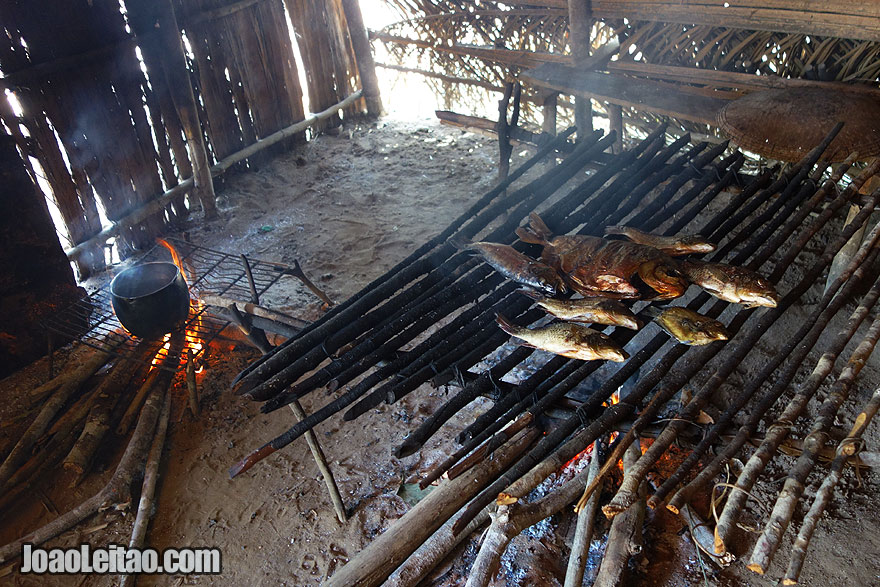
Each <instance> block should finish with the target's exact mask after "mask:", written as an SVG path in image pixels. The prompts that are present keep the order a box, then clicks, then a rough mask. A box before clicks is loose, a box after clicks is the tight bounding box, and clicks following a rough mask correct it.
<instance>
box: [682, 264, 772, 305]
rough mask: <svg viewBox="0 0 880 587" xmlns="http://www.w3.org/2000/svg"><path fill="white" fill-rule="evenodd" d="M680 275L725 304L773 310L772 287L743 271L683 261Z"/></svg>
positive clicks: (753, 274)
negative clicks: (763, 307)
mask: <svg viewBox="0 0 880 587" xmlns="http://www.w3.org/2000/svg"><path fill="white" fill-rule="evenodd" d="M681 271H682V273H683V274H684V275H685V277H687V278H688V279H689V280H690V281H691V282H692V283H695V284H696V285H698V286H700V287H701V288H703V289H704V290H706V291H707V292H709V293H710V294H712V295H713V296H715V297H716V298H720V299H722V300H724V301H726V302H733V303H735V304H742V305H744V306H746V307H747V308H754V307H755V306H765V307H768V308H775V307H776V304H777V303H778V302H779V294H777V293H776V289H775V288H774V287H773V284H772V283H770V281H769V280H767V279H765V278H764V277H761V276H760V275H758V274H757V273H755V272H754V271H752V270H751V269H746V268H745V267H734V266H732V265H725V264H724V263H707V262H705V261H693V260H686V261H682V262H681Z"/></svg>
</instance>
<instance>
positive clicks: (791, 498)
mask: <svg viewBox="0 0 880 587" xmlns="http://www.w3.org/2000/svg"><path fill="white" fill-rule="evenodd" d="M865 210H866V211H867V212H869V213H870V212H872V211H873V205H872V206H870V208H869V207H866V208H865ZM847 240H849V239H848V238H847ZM878 339H880V317H878V318H877V319H875V320H874V322H873V323H872V324H871V327H870V328H869V329H868V332H867V333H866V334H865V337H864V338H863V339H862V341H861V342H860V343H859V345H858V346H857V347H856V349H855V350H854V351H853V352H852V355H850V358H849V362H848V363H847V365H846V367H845V368H844V370H843V371H842V372H841V374H840V376H839V377H838V378H837V381H836V382H835V385H834V388H833V389H832V391H831V393H830V394H829V395H828V397H827V398H826V399H825V401H824V402H822V405H821V406H820V407H819V416H818V417H817V418H816V420H815V421H814V422H813V425H812V426H811V429H810V433H809V434H808V435H807V437H806V438H805V439H804V446H803V451H804V452H803V453H802V454H801V456H800V457H798V459H797V461H796V462H795V464H794V466H793V467H792V468H791V470H790V471H789V473H788V477H787V478H786V480H785V485H783V487H782V490H781V491H780V492H779V497H778V498H777V499H776V504H775V505H774V506H773V511H772V512H771V513H770V519H769V520H768V522H767V524H766V526H764V532H763V533H762V534H761V536H760V537H759V538H758V542H757V543H756V544H755V548H754V550H753V551H752V556H751V558H750V559H749V564H748V565H747V566H748V568H749V569H750V570H752V571H754V572H756V573H758V574H762V575H763V574H764V573H765V572H766V570H767V567H768V566H770V561H771V560H772V559H773V555H774V554H775V553H776V549H777V548H778V547H779V542H780V540H781V539H782V535H783V534H784V533H785V530H786V529H787V528H788V524H789V522H790V521H791V518H792V516H793V515H794V510H795V506H797V502H798V501H799V500H800V497H801V495H802V494H803V491H804V484H805V483H806V479H807V476H808V475H809V474H810V472H811V471H812V470H813V467H814V466H815V464H816V458H817V455H818V453H819V450H820V449H821V448H822V447H823V446H824V445H825V442H826V440H827V439H828V430H829V429H830V428H831V426H832V425H833V424H834V418H835V417H836V416H837V412H838V410H839V409H840V406H841V405H842V404H843V403H844V402H845V401H846V400H847V398H848V397H849V392H850V390H851V389H852V385H853V383H854V382H855V379H856V377H858V375H859V372H860V371H861V370H862V367H864V365H865V363H866V362H867V360H868V357H870V356H871V353H872V352H873V351H874V347H875V346H876V345H877V341H878Z"/></svg>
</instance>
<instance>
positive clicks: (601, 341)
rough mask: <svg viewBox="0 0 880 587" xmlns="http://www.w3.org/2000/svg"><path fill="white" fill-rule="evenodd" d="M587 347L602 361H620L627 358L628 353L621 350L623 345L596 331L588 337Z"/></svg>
mask: <svg viewBox="0 0 880 587" xmlns="http://www.w3.org/2000/svg"><path fill="white" fill-rule="evenodd" d="M589 347H590V350H591V351H592V353H593V355H595V357H596V358H597V359H600V360H602V361H613V362H615V363H622V362H623V361H625V360H627V359H628V358H629V353H627V352H626V351H625V350H623V347H621V346H620V345H619V344H617V343H616V342H615V341H614V340H612V339H611V337H609V336H607V335H605V334H602V333H601V332H596V333H594V334H593V335H592V336H591V337H590V340H589Z"/></svg>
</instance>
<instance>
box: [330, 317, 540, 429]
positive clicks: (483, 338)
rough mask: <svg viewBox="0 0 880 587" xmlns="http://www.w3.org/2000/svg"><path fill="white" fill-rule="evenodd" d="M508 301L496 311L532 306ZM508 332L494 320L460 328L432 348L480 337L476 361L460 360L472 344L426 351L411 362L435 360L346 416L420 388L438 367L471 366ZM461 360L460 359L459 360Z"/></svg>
mask: <svg viewBox="0 0 880 587" xmlns="http://www.w3.org/2000/svg"><path fill="white" fill-rule="evenodd" d="M507 303H508V302H506V301H505V300H502V301H501V302H498V304H496V306H495V311H496V312H500V311H502V310H503V311H506V312H509V313H510V314H512V315H514V316H518V315H519V314H520V313H521V312H523V311H525V310H526V309H527V308H528V306H529V302H528V301H522V300H517V301H516V302H514V305H512V306H508V305H505V304H507ZM540 316H541V313H540V312H539V311H537V310H533V311H531V312H528V313H527V314H525V316H523V319H524V320H531V321H534V320H537V319H538V318H540ZM507 338H508V336H507V335H506V334H505V333H504V332H501V331H500V330H499V329H498V328H497V327H496V326H495V325H494V324H488V325H486V324H484V323H482V322H474V323H473V324H471V325H469V326H467V327H465V328H463V329H461V330H459V331H458V332H456V333H455V334H453V335H452V336H451V337H450V338H449V339H447V340H445V341H443V343H442V345H445V346H441V345H438V346H437V347H435V348H434V349H432V351H435V350H438V349H439V350H441V351H442V350H444V348H446V347H447V346H448V345H446V343H448V342H450V341H451V342H456V341H458V340H459V339H464V340H467V339H470V340H471V341H476V342H477V343H478V344H477V346H476V348H475V349H473V350H475V351H476V352H473V353H470V360H471V361H472V362H471V363H470V364H467V363H466V362H464V361H463V360H462V361H459V359H460V358H461V356H462V355H463V354H468V353H469V352H470V351H471V349H470V347H469V346H461V347H459V348H458V349H457V350H453V351H451V352H450V353H448V354H446V355H445V356H443V357H440V358H437V359H436V360H431V358H432V356H433V354H434V353H433V352H429V353H425V354H423V355H422V356H420V357H418V358H417V359H416V361H414V362H413V363H411V364H410V366H413V365H416V366H421V365H423V364H424V363H427V362H430V363H431V364H429V365H425V366H423V367H421V369H419V371H418V372H416V373H415V374H413V375H411V376H407V371H408V369H405V370H404V372H402V373H401V377H405V379H404V380H403V381H401V382H400V383H397V382H395V381H391V382H389V383H386V384H384V385H382V386H380V387H379V388H377V389H376V390H374V391H373V392H372V393H371V394H370V395H368V396H367V397H366V398H364V399H363V400H361V402H360V403H359V404H358V405H356V406H354V407H352V408H351V409H350V410H349V411H348V412H346V413H345V416H344V418H345V419H346V420H354V419H355V418H357V417H358V416H360V415H361V414H363V413H365V412H366V411H367V410H369V409H371V408H374V407H376V406H378V405H379V404H380V403H382V402H383V401H385V402H387V403H393V402H395V401H397V400H398V399H400V398H401V397H403V396H404V395H406V394H407V393H409V392H410V391H412V390H414V389H416V388H417V387H418V386H419V385H420V384H421V383H424V382H425V381H428V380H429V379H430V378H431V377H432V376H433V375H434V374H436V373H437V371H443V370H444V369H446V368H447V367H449V366H451V365H453V364H456V366H457V367H459V368H461V369H463V370H467V369H468V368H470V367H471V366H473V365H474V364H476V363H477V362H479V361H480V360H481V359H482V357H484V356H485V355H487V354H488V353H490V352H492V350H493V349H495V348H497V347H499V346H501V345H502V344H504V341H505V340H507ZM456 361H458V363H456Z"/></svg>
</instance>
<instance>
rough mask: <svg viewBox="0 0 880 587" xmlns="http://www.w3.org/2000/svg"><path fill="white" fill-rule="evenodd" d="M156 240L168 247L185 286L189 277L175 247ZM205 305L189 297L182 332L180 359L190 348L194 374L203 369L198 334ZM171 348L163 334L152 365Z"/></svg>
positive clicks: (201, 344)
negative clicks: (184, 327)
mask: <svg viewBox="0 0 880 587" xmlns="http://www.w3.org/2000/svg"><path fill="white" fill-rule="evenodd" d="M157 242H158V243H159V244H160V245H162V246H163V247H165V248H166V249H168V252H169V253H171V260H172V262H173V263H174V264H175V265H176V266H177V268H178V269H180V274H181V275H183V279H184V281H186V283H187V286H189V284H190V277H189V275H188V274H187V272H186V269H185V268H184V266H183V261H182V260H181V258H180V254H179V253H178V252H177V249H175V248H174V246H173V245H172V244H171V243H169V242H168V241H167V240H165V239H161V238H160V239H157ZM204 307H205V303H204V302H203V301H201V300H197V299H195V300H194V299H192V298H190V308H189V311H190V319H189V320H188V321H187V326H186V332H185V333H184V347H183V352H182V353H181V359H182V361H183V362H185V361H186V357H187V350H191V351H192V354H193V357H195V359H194V360H195V362H196V374H199V373H202V372H204V370H205V365H204V363H203V362H202V361H200V360H199V357H200V354H201V352H202V350H203V349H204V343H203V342H202V339H201V337H200V335H199V332H200V331H201V327H202V310H203V309H204ZM170 348H171V335H170V334H167V335H165V340H164V341H163V346H162V348H161V349H159V351H158V352H157V353H156V356H155V357H154V358H153V361H152V365H153V366H154V367H155V366H156V364H157V363H158V362H159V361H160V360H161V358H162V357H163V356H165V355H167V354H168V352H169V349H170Z"/></svg>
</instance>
